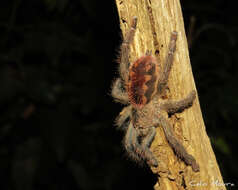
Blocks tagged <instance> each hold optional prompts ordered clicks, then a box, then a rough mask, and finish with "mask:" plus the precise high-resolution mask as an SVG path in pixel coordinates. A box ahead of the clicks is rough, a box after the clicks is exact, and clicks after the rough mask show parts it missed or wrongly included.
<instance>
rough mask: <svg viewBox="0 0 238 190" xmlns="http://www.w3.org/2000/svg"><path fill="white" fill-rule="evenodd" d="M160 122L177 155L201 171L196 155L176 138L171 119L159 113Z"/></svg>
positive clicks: (194, 169) (195, 169)
mask: <svg viewBox="0 0 238 190" xmlns="http://www.w3.org/2000/svg"><path fill="white" fill-rule="evenodd" d="M158 124H159V125H160V126H162V127H163V130H164V133H165V136H166V139H167V140H168V142H169V144H170V145H171V147H172V148H173V150H174V152H175V153H176V155H177V156H178V157H180V158H181V159H182V160H183V161H184V162H185V163H186V164H187V165H190V166H191V167H192V169H193V171H195V172H197V171H199V165H198V164H197V163H196V160H195V159H194V157H193V156H192V155H190V154H188V153H187V151H186V150H185V148H184V147H183V145H182V144H181V143H180V142H179V141H178V140H177V139H176V138H175V134H174V132H173V129H172V126H171V125H170V123H169V121H167V120H166V118H164V117H163V116H162V115H158Z"/></svg>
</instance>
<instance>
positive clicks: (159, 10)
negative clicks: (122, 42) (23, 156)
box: [116, 0, 225, 190]
mask: <svg viewBox="0 0 238 190" xmlns="http://www.w3.org/2000/svg"><path fill="white" fill-rule="evenodd" d="M116 4H117V8H118V12H119V17H120V24H121V29H122V33H123V34H124V33H125V30H127V29H128V26H129V25H130V21H131V18H132V17H133V16H137V17H138V27H137V30H136V34H135V40H134V43H133V45H132V50H131V57H130V59H131V61H133V60H135V59H136V58H138V57H139V56H141V55H143V54H145V52H146V50H152V53H153V54H154V55H155V56H156V58H157V59H158V60H159V61H160V63H161V65H162V66H163V62H164V59H165V56H166V53H167V50H168V49H167V48H168V43H169V39H170V34H171V32H172V31H174V30H175V31H177V32H178V40H177V51H176V53H175V58H174V65H173V67H172V71H171V73H170V77H169V84H168V86H169V91H168V92H167V96H168V97H169V98H174V99H181V98H183V97H185V96H186V95H187V94H188V93H189V92H190V91H191V90H193V89H196V87H195V83H194V79H193V74H192V70H191V66H190V59H189V54H188V46H187V39H186V36H185V31H184V23H183V17H182V12H181V7H180V1H179V0H116ZM170 121H171V122H172V123H173V126H174V131H175V133H176V135H177V138H178V139H179V140H180V141H181V142H182V144H183V145H184V146H185V148H186V150H187V151H188V153H189V154H192V155H193V156H194V157H195V159H196V160H197V162H198V163H199V165H200V172H198V173H195V172H193V171H192V169H191V167H190V166H186V165H185V164H184V162H182V161H181V160H179V159H178V158H177V157H176V155H175V154H174V152H173V150H172V149H171V147H170V146H169V145H168V143H167V140H166V139H165V136H164V132H163V130H162V128H161V127H158V128H157V135H156V137H155V140H154V141H153V143H152V146H151V150H152V152H153V154H154V155H156V158H157V160H158V162H159V166H158V167H157V168H151V169H152V171H153V172H154V173H155V174H157V176H158V182H157V183H156V184H155V186H154V188H155V189H156V190H170V189H173V190H175V189H179V190H182V189H189V190H190V189H203V190H204V189H206V190H210V189H219V190H223V189H225V187H224V186H220V185H221V184H223V180H222V177H221V174H220V171H219V167H218V165H217V161H216V158H215V155H214V153H213V150H212V147H211V144H210V141H209V138H208V136H207V134H206V130H205V126H204V122H203V118H202V113H201V110H200V105H199V101H198V98H196V101H195V103H194V105H193V106H192V107H191V108H190V109H188V110H185V111H184V112H183V113H180V114H176V115H175V116H173V117H171V118H170ZM218 183H219V184H218Z"/></svg>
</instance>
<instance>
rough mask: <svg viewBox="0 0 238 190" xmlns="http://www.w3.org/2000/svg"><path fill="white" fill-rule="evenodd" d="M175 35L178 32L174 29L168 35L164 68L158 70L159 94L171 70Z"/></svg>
mask: <svg viewBox="0 0 238 190" xmlns="http://www.w3.org/2000/svg"><path fill="white" fill-rule="evenodd" d="M177 35H178V33H177V32H175V31H174V32H172V34H171V37H170V42H169V50H168V53H167V57H166V59H165V63H164V68H163V71H160V74H159V77H160V78H159V82H158V93H159V94H161V93H162V92H163V90H164V89H165V87H166V85H167V83H168V78H169V73H170V71H171V67H172V65H173V60H174V52H175V50H176V41H177Z"/></svg>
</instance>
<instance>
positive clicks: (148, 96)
mask: <svg viewBox="0 0 238 190" xmlns="http://www.w3.org/2000/svg"><path fill="white" fill-rule="evenodd" d="M136 25H137V17H133V19H132V22H131V27H130V29H129V30H128V31H127V32H126V34H125V36H124V40H123V42H122V44H121V50H120V56H119V75H120V77H119V78H117V79H116V80H115V81H114V82H113V85H112V92H111V95H112V97H113V98H114V99H115V100H116V101H117V102H120V103H122V104H124V105H127V106H126V107H125V108H124V109H123V110H122V111H121V113H120V114H119V116H118V117H117V119H116V121H115V123H116V125H117V126H118V128H120V129H122V130H124V131H125V132H126V134H125V138H124V141H123V142H124V147H125V149H126V151H127V152H128V154H129V156H130V157H132V158H133V159H134V160H136V161H145V162H147V163H148V164H149V165H150V166H153V167H157V166H158V162H157V160H156V158H155V157H154V155H153V153H152V152H151V151H150V149H149V147H150V145H151V143H152V141H153V139H154V137H155V134H156V130H155V127H158V126H162V128H163V130H164V133H165V136H166V139H167V141H168V143H169V144H170V146H171V147H172V149H173V150H174V152H175V153H176V155H177V156H178V157H179V158H181V159H182V160H183V161H184V162H185V163H186V164H187V165H190V166H191V167H192V169H193V171H195V172H197V171H199V165H198V164H197V162H196V160H195V159H194V157H193V156H192V155H190V154H188V153H187V151H186V149H185V148H184V146H183V145H182V144H181V143H180V142H179V141H178V140H177V138H176V137H175V134H174V132H173V127H172V125H171V124H170V121H169V120H168V119H167V118H168V115H171V114H175V113H178V112H183V111H184V110H185V109H187V108H189V107H191V106H192V105H193V101H194V100H195V98H196V92H195V91H194V90H193V91H191V92H190V93H189V94H188V95H187V97H185V98H183V99H181V100H164V99H162V96H161V95H162V93H163V91H164V90H165V88H166V86H167V83H168V78H169V73H170V70H171V67H172V64H173V57H174V52H175V50H176V40H177V35H178V34H177V32H175V31H174V32H172V33H171V37H170V42H169V47H168V54H167V57H166V59H165V63H164V67H163V69H160V65H159V63H158V61H157V60H156V58H155V57H153V56H152V55H151V52H150V51H147V52H146V54H145V55H143V56H141V57H140V58H138V59H137V60H136V61H134V62H133V63H132V64H130V61H129V55H130V44H131V43H132V42H133V39H134V35H135V31H136Z"/></svg>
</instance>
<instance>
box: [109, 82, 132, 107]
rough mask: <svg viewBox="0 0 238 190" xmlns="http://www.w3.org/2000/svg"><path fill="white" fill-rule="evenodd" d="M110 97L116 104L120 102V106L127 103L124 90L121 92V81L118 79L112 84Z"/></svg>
mask: <svg viewBox="0 0 238 190" xmlns="http://www.w3.org/2000/svg"><path fill="white" fill-rule="evenodd" d="M111 95H112V97H113V98H115V101H116V102H120V103H122V104H128V103H129V97H128V94H127V93H126V91H125V90H123V86H122V81H121V79H120V78H117V79H116V80H115V82H114V83H113V84H112V91H111Z"/></svg>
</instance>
